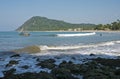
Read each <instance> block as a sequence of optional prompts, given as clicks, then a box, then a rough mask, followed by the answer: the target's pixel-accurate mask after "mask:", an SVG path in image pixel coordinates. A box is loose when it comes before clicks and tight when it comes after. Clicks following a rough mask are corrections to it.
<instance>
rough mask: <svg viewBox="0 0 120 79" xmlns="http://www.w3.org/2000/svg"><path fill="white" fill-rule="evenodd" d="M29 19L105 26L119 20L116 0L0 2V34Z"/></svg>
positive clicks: (1, 0) (26, 0)
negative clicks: (35, 17)
mask: <svg viewBox="0 0 120 79" xmlns="http://www.w3.org/2000/svg"><path fill="white" fill-rule="evenodd" d="M32 16H44V17H47V18H50V19H56V20H64V21H66V22H70V23H94V24H100V23H103V24H106V23H111V22H113V21H116V20H117V19H120V0H0V31H5V30H6V31H9V30H15V29H16V28H18V27H19V26H21V25H22V24H23V23H24V22H25V21H26V20H28V19H29V18H31V17H32Z"/></svg>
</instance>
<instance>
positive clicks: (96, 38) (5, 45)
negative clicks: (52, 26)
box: [0, 32, 120, 51]
mask: <svg viewBox="0 0 120 79" xmlns="http://www.w3.org/2000/svg"><path fill="white" fill-rule="evenodd" d="M78 33H80V34H85V33H86V32H30V34H31V35H30V36H29V37H24V36H20V35H19V33H18V32H0V51H7V50H13V49H18V48H23V47H26V46H31V45H47V46H74V45H75V46H77V45H79V46H80V45H90V44H94V45H95V44H100V43H105V42H111V41H119V40H120V32H116V33H115V32H114V33H113V32H96V34H94V35H87V36H71V37H59V36H57V34H78Z"/></svg>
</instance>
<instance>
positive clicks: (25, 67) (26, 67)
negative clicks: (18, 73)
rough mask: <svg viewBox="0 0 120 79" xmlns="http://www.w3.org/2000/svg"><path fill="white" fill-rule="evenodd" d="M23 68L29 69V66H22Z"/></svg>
mask: <svg viewBox="0 0 120 79" xmlns="http://www.w3.org/2000/svg"><path fill="white" fill-rule="evenodd" d="M21 68H24V69H28V68H29V66H27V65H25V66H22V67H21Z"/></svg>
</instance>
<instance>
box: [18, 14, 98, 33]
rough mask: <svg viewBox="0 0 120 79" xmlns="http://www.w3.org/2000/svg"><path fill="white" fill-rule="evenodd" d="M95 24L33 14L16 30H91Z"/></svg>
mask: <svg viewBox="0 0 120 79" xmlns="http://www.w3.org/2000/svg"><path fill="white" fill-rule="evenodd" d="M95 27H96V25H95V24H72V23H67V22H64V21H60V20H53V19H48V18H46V17H40V16H34V17H32V18H30V19H29V20H27V21H26V22H25V23H24V24H23V25H21V26H20V27H19V28H18V29H16V31H20V30H21V29H24V31H60V30H64V31H68V30H69V31H79V30H92V29H94V28H95Z"/></svg>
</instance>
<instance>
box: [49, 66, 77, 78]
mask: <svg viewBox="0 0 120 79" xmlns="http://www.w3.org/2000/svg"><path fill="white" fill-rule="evenodd" d="M51 73H52V74H53V75H54V76H55V77H56V79H75V78H74V77H73V76H72V74H71V72H70V70H69V69H66V68H54V69H53V70H52V72H51Z"/></svg>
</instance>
